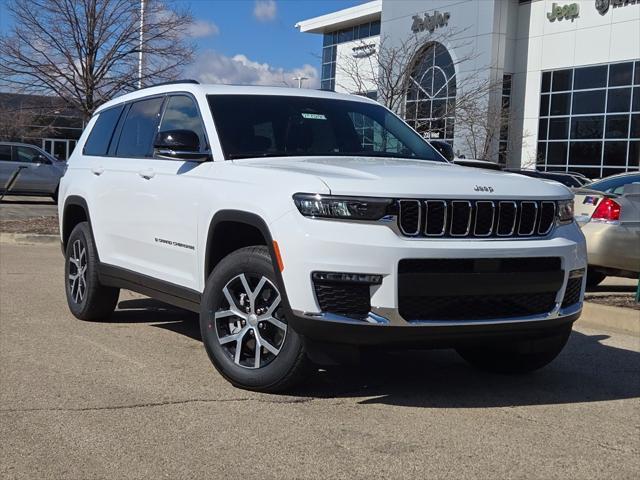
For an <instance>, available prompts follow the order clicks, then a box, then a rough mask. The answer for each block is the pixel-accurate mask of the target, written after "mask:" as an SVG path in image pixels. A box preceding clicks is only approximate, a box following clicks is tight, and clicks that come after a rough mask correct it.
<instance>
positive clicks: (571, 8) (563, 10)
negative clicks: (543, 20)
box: [547, 3, 580, 22]
mask: <svg viewBox="0 0 640 480" xmlns="http://www.w3.org/2000/svg"><path fill="white" fill-rule="evenodd" d="M579 14H580V5H578V4H577V3H570V4H568V5H558V4H557V3H554V4H552V5H551V11H550V12H549V13H547V18H548V19H549V21H550V22H554V21H556V20H563V19H566V20H571V21H572V22H573V20H574V19H575V18H576V17H577V16H578V15H579Z"/></svg>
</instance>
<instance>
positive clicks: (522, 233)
mask: <svg viewBox="0 0 640 480" xmlns="http://www.w3.org/2000/svg"><path fill="white" fill-rule="evenodd" d="M60 199H61V200H60V202H59V205H60V206H59V209H60V212H59V213H60V224H61V225H60V226H61V237H62V245H63V249H64V252H65V256H66V270H65V284H66V294H67V300H68V304H69V308H70V309H71V312H72V313H73V314H74V315H75V316H76V317H78V318H80V319H84V320H94V319H106V318H108V317H109V316H110V315H111V314H112V312H113V311H114V308H115V307H116V303H117V300H118V293H119V289H120V288H127V289H131V290H135V291H138V292H140V293H143V294H146V295H149V296H151V297H155V298H157V299H159V300H162V301H165V302H168V303H171V304H174V305H177V306H180V307H184V308H187V309H190V310H193V311H195V312H199V314H200V327H201V333H202V340H203V342H204V346H205V348H206V351H207V353H208V355H209V357H210V359H211V361H212V362H213V364H214V365H215V367H216V368H217V369H218V371H219V372H220V373H221V374H222V375H223V376H224V377H225V378H227V379H228V380H229V381H231V382H232V383H233V384H234V385H237V386H240V387H243V388H248V389H254V390H261V391H278V390H282V389H286V388H288V387H290V386H291V385H292V384H293V383H294V382H296V381H297V380H298V379H300V378H301V377H303V376H304V375H305V372H307V371H308V370H307V367H308V366H309V365H312V364H313V363H317V362H318V361H319V360H323V359H325V357H327V355H325V354H328V353H329V352H331V351H334V350H339V348H334V347H335V346H341V347H342V346H345V345H348V346H355V347H361V346H385V347H387V346H393V347H404V346H406V347H425V348H435V347H437V348H442V347H452V348H455V349H457V351H458V352H459V353H460V354H461V355H462V356H463V357H464V358H465V359H466V360H468V361H469V362H470V363H472V364H474V365H476V366H479V367H481V368H485V369H489V370H493V371H510V372H527V371H531V370H534V369H537V368H540V367H542V366H543V365H545V364H547V363H549V362H550V361H551V360H552V359H553V358H555V357H556V356H557V355H558V353H559V352H560V351H561V349H562V348H563V346H564V345H565V343H566V341H567V339H568V337H569V334H570V331H571V326H572V323H573V322H574V321H575V320H576V319H577V318H578V316H579V314H580V311H581V308H582V292H583V286H584V278H585V267H586V256H585V243H584V237H583V235H582V233H581V232H580V229H579V228H578V226H577V225H576V223H575V222H574V220H573V211H572V208H573V201H572V194H571V192H570V191H569V190H568V189H567V188H565V187H564V186H562V185H560V184H548V183H544V182H541V181H539V180H536V179H532V178H527V177H523V176H521V175H515V174H508V173H496V172H491V171H481V170H477V169H470V168H465V167H460V166H457V165H453V164H450V163H448V162H447V161H446V160H445V159H444V158H443V157H442V156H440V154H438V153H437V152H436V151H435V150H434V149H433V148H432V147H431V146H430V145H429V144H428V143H427V142H425V141H424V140H423V139H422V138H421V137H420V136H419V135H418V134H417V133H416V132H415V131H414V130H412V129H411V128H409V127H408V126H407V125H406V124H405V123H404V122H403V121H402V120H401V119H399V118H398V117H397V116H396V115H394V114H393V113H392V112H391V111H389V110H388V109H386V108H384V107H383V106H381V105H379V104H377V103H376V102H374V101H372V100H369V99H367V98H362V97H357V96H349V95H339V94H335V93H329V92H319V91H312V90H304V89H293V90H292V89H286V88H262V87H261V88H256V87H236V86H216V85H199V84H196V83H178V84H172V85H162V86H155V87H150V88H145V89H142V90H139V91H137V92H134V93H130V94H127V95H124V96H122V97H120V98H118V99H115V100H112V101H110V102H108V103H106V104H105V105H103V106H101V107H100V108H99V109H98V111H97V112H96V113H95V115H94V116H93V118H92V119H91V121H90V122H89V124H88V126H87V128H86V131H85V132H84V133H83V135H82V138H81V139H80V141H79V144H78V147H77V148H76V149H75V151H74V153H73V155H72V156H71V159H70V160H69V168H68V170H67V173H66V175H65V176H64V177H63V179H62V182H61V185H60ZM349 348H351V347H349Z"/></svg>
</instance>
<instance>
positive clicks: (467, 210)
mask: <svg viewBox="0 0 640 480" xmlns="http://www.w3.org/2000/svg"><path fill="white" fill-rule="evenodd" d="M456 207H457V208H456ZM456 209H457V210H458V214H457V215H456ZM471 211H472V204H471V202H469V201H467V200H453V201H452V202H451V226H450V228H449V235H451V236H452V237H466V236H467V235H469V231H470V230H471ZM458 215H459V216H461V217H462V219H463V220H462V224H463V225H464V224H465V223H466V227H464V231H463V232H462V233H457V232H454V228H455V227H456V223H455V222H457V221H458ZM465 218H466V220H464V219H465Z"/></svg>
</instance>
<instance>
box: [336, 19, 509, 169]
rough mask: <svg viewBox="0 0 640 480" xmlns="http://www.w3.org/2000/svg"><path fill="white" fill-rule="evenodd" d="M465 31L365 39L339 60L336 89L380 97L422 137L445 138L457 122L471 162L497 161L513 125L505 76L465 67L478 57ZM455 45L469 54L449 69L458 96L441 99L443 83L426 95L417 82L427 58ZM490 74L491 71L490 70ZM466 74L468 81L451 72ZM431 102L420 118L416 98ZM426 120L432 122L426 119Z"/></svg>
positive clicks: (382, 101)
mask: <svg viewBox="0 0 640 480" xmlns="http://www.w3.org/2000/svg"><path fill="white" fill-rule="evenodd" d="M461 33H463V32H459V31H455V30H452V29H448V30H436V31H435V32H431V33H428V34H427V35H426V36H425V35H420V36H419V35H414V36H411V37H409V38H407V39H405V40H402V41H397V40H396V41H393V40H391V39H389V38H388V37H383V38H381V39H380V41H379V43H377V42H376V41H375V40H371V39H364V40H361V41H360V42H359V44H358V45H357V46H356V47H355V48H354V49H353V54H347V55H344V54H343V55H342V56H341V57H340V58H339V59H338V61H337V67H336V68H337V73H336V85H337V86H338V87H340V88H341V89H343V90H347V91H350V92H355V93H363V94H364V93H366V92H369V91H376V92H377V100H378V101H379V102H380V103H382V104H383V105H385V106H387V107H388V108H390V109H391V110H393V111H395V112H397V113H398V114H400V115H401V116H403V117H404V118H405V119H406V120H407V122H408V123H409V124H410V125H411V126H412V127H413V128H414V129H415V130H416V131H418V132H419V133H420V134H422V135H423V136H425V137H427V138H441V137H443V136H444V134H445V131H446V129H447V128H448V127H445V125H446V123H445V122H450V121H451V120H450V119H453V118H455V129H456V131H457V132H458V134H457V135H456V137H458V138H460V139H461V142H462V145H461V146H462V147H463V149H464V150H465V151H466V153H467V154H469V155H471V156H472V157H473V158H479V159H494V160H495V156H494V155H495V153H497V145H498V143H499V141H500V133H501V132H505V129H507V128H508V125H509V118H510V115H509V109H508V108H503V106H502V102H501V91H502V86H503V84H502V80H503V79H502V77H500V78H495V75H493V76H492V74H493V72H492V71H490V72H489V73H490V74H489V75H487V74H486V72H485V71H483V70H477V69H475V71H473V70H474V69H472V68H470V67H467V64H468V63H470V62H472V61H473V60H475V59H476V57H477V55H476V54H475V53H474V52H473V51H472V49H471V48H469V45H467V44H465V43H464V42H465V40H462V41H456V38H460V37H462V38H464V37H465V35H461ZM437 44H440V45H442V44H449V45H454V47H453V48H455V49H456V50H457V51H458V52H467V53H466V54H465V55H460V56H458V57H457V58H456V60H451V61H450V62H449V64H448V65H445V70H446V69H447V67H448V68H449V69H450V70H451V72H452V75H451V76H450V77H449V81H450V82H451V85H454V86H455V94H454V95H453V94H450V93H449V94H447V93H446V90H444V92H445V93H444V94H442V95H439V94H438V92H441V91H442V89H446V88H448V87H447V85H444V84H439V85H438V86H436V83H435V82H434V87H433V90H432V91H425V89H424V88H423V86H422V85H421V84H420V79H419V78H415V77H416V70H418V71H419V72H418V75H420V74H423V73H424V72H421V71H420V69H419V68H418V67H419V66H420V65H419V63H420V61H421V59H422V58H424V57H425V55H434V57H436V56H438V55H439V52H438V51H437V50H436V47H435V45H437ZM487 69H488V70H491V69H490V68H487ZM460 70H463V71H465V75H464V78H460V76H458V75H456V74H455V73H453V72H456V71H460ZM420 98H422V99H424V98H430V99H432V100H434V102H432V105H433V108H432V110H431V111H429V112H428V113H427V114H425V115H422V114H420V112H417V113H416V109H419V108H420V105H418V104H419V102H415V103H414V102H413V101H412V100H413V99H420ZM425 117H426V118H428V119H426V120H425Z"/></svg>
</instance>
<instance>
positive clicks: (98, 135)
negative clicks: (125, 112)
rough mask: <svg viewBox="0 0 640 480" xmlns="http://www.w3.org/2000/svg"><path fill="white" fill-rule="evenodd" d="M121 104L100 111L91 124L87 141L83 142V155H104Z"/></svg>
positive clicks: (120, 110) (120, 109)
mask: <svg viewBox="0 0 640 480" xmlns="http://www.w3.org/2000/svg"><path fill="white" fill-rule="evenodd" d="M122 108H123V107H122V105H121V106H119V107H113V108H109V109H108V110H104V111H103V112H100V114H99V115H98V120H96V123H95V124H94V125H93V129H92V130H91V133H90V134H89V138H88V139H87V143H85V144H84V154H85V155H106V154H107V149H108V148H109V142H110V141H111V137H112V136H113V129H114V127H115V126H116V123H117V122H118V118H119V117H120V113H121V112H122Z"/></svg>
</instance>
